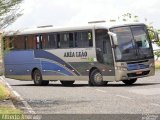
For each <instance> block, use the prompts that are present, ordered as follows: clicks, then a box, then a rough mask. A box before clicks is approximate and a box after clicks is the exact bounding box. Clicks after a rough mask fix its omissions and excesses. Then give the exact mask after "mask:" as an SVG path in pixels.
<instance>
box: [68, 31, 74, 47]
mask: <svg viewBox="0 0 160 120" xmlns="http://www.w3.org/2000/svg"><path fill="white" fill-rule="evenodd" d="M69 47H70V48H73V47H74V36H73V33H69Z"/></svg>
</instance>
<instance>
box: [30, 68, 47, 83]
mask: <svg viewBox="0 0 160 120" xmlns="http://www.w3.org/2000/svg"><path fill="white" fill-rule="evenodd" d="M33 81H34V84H35V85H36V86H42V85H48V84H49V81H44V80H42V74H41V72H40V70H38V69H37V70H35V71H34V72H33Z"/></svg>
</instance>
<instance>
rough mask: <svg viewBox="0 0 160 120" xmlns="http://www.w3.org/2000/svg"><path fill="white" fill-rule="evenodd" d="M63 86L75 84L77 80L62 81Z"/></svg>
mask: <svg viewBox="0 0 160 120" xmlns="http://www.w3.org/2000/svg"><path fill="white" fill-rule="evenodd" d="M60 82H61V84H62V85H63V86H73V83H74V82H75V81H60Z"/></svg>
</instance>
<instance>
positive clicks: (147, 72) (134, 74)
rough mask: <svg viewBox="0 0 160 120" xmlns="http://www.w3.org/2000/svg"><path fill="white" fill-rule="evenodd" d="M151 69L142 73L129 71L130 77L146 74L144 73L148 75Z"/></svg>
mask: <svg viewBox="0 0 160 120" xmlns="http://www.w3.org/2000/svg"><path fill="white" fill-rule="evenodd" d="M149 72H150V71H149V70H148V71H143V72H142V73H141V74H137V73H136V72H135V73H128V74H127V75H128V77H139V76H144V75H148V74H149Z"/></svg>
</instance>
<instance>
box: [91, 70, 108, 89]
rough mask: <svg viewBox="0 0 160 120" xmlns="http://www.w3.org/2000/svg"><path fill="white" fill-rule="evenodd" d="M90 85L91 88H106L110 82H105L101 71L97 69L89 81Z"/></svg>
mask: <svg viewBox="0 0 160 120" xmlns="http://www.w3.org/2000/svg"><path fill="white" fill-rule="evenodd" d="M88 83H89V85H90V86H104V85H106V84H107V83H108V82H107V81H103V76H102V74H101V73H100V72H99V70H97V69H95V70H93V71H92V72H91V74H90V79H89V82H88Z"/></svg>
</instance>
